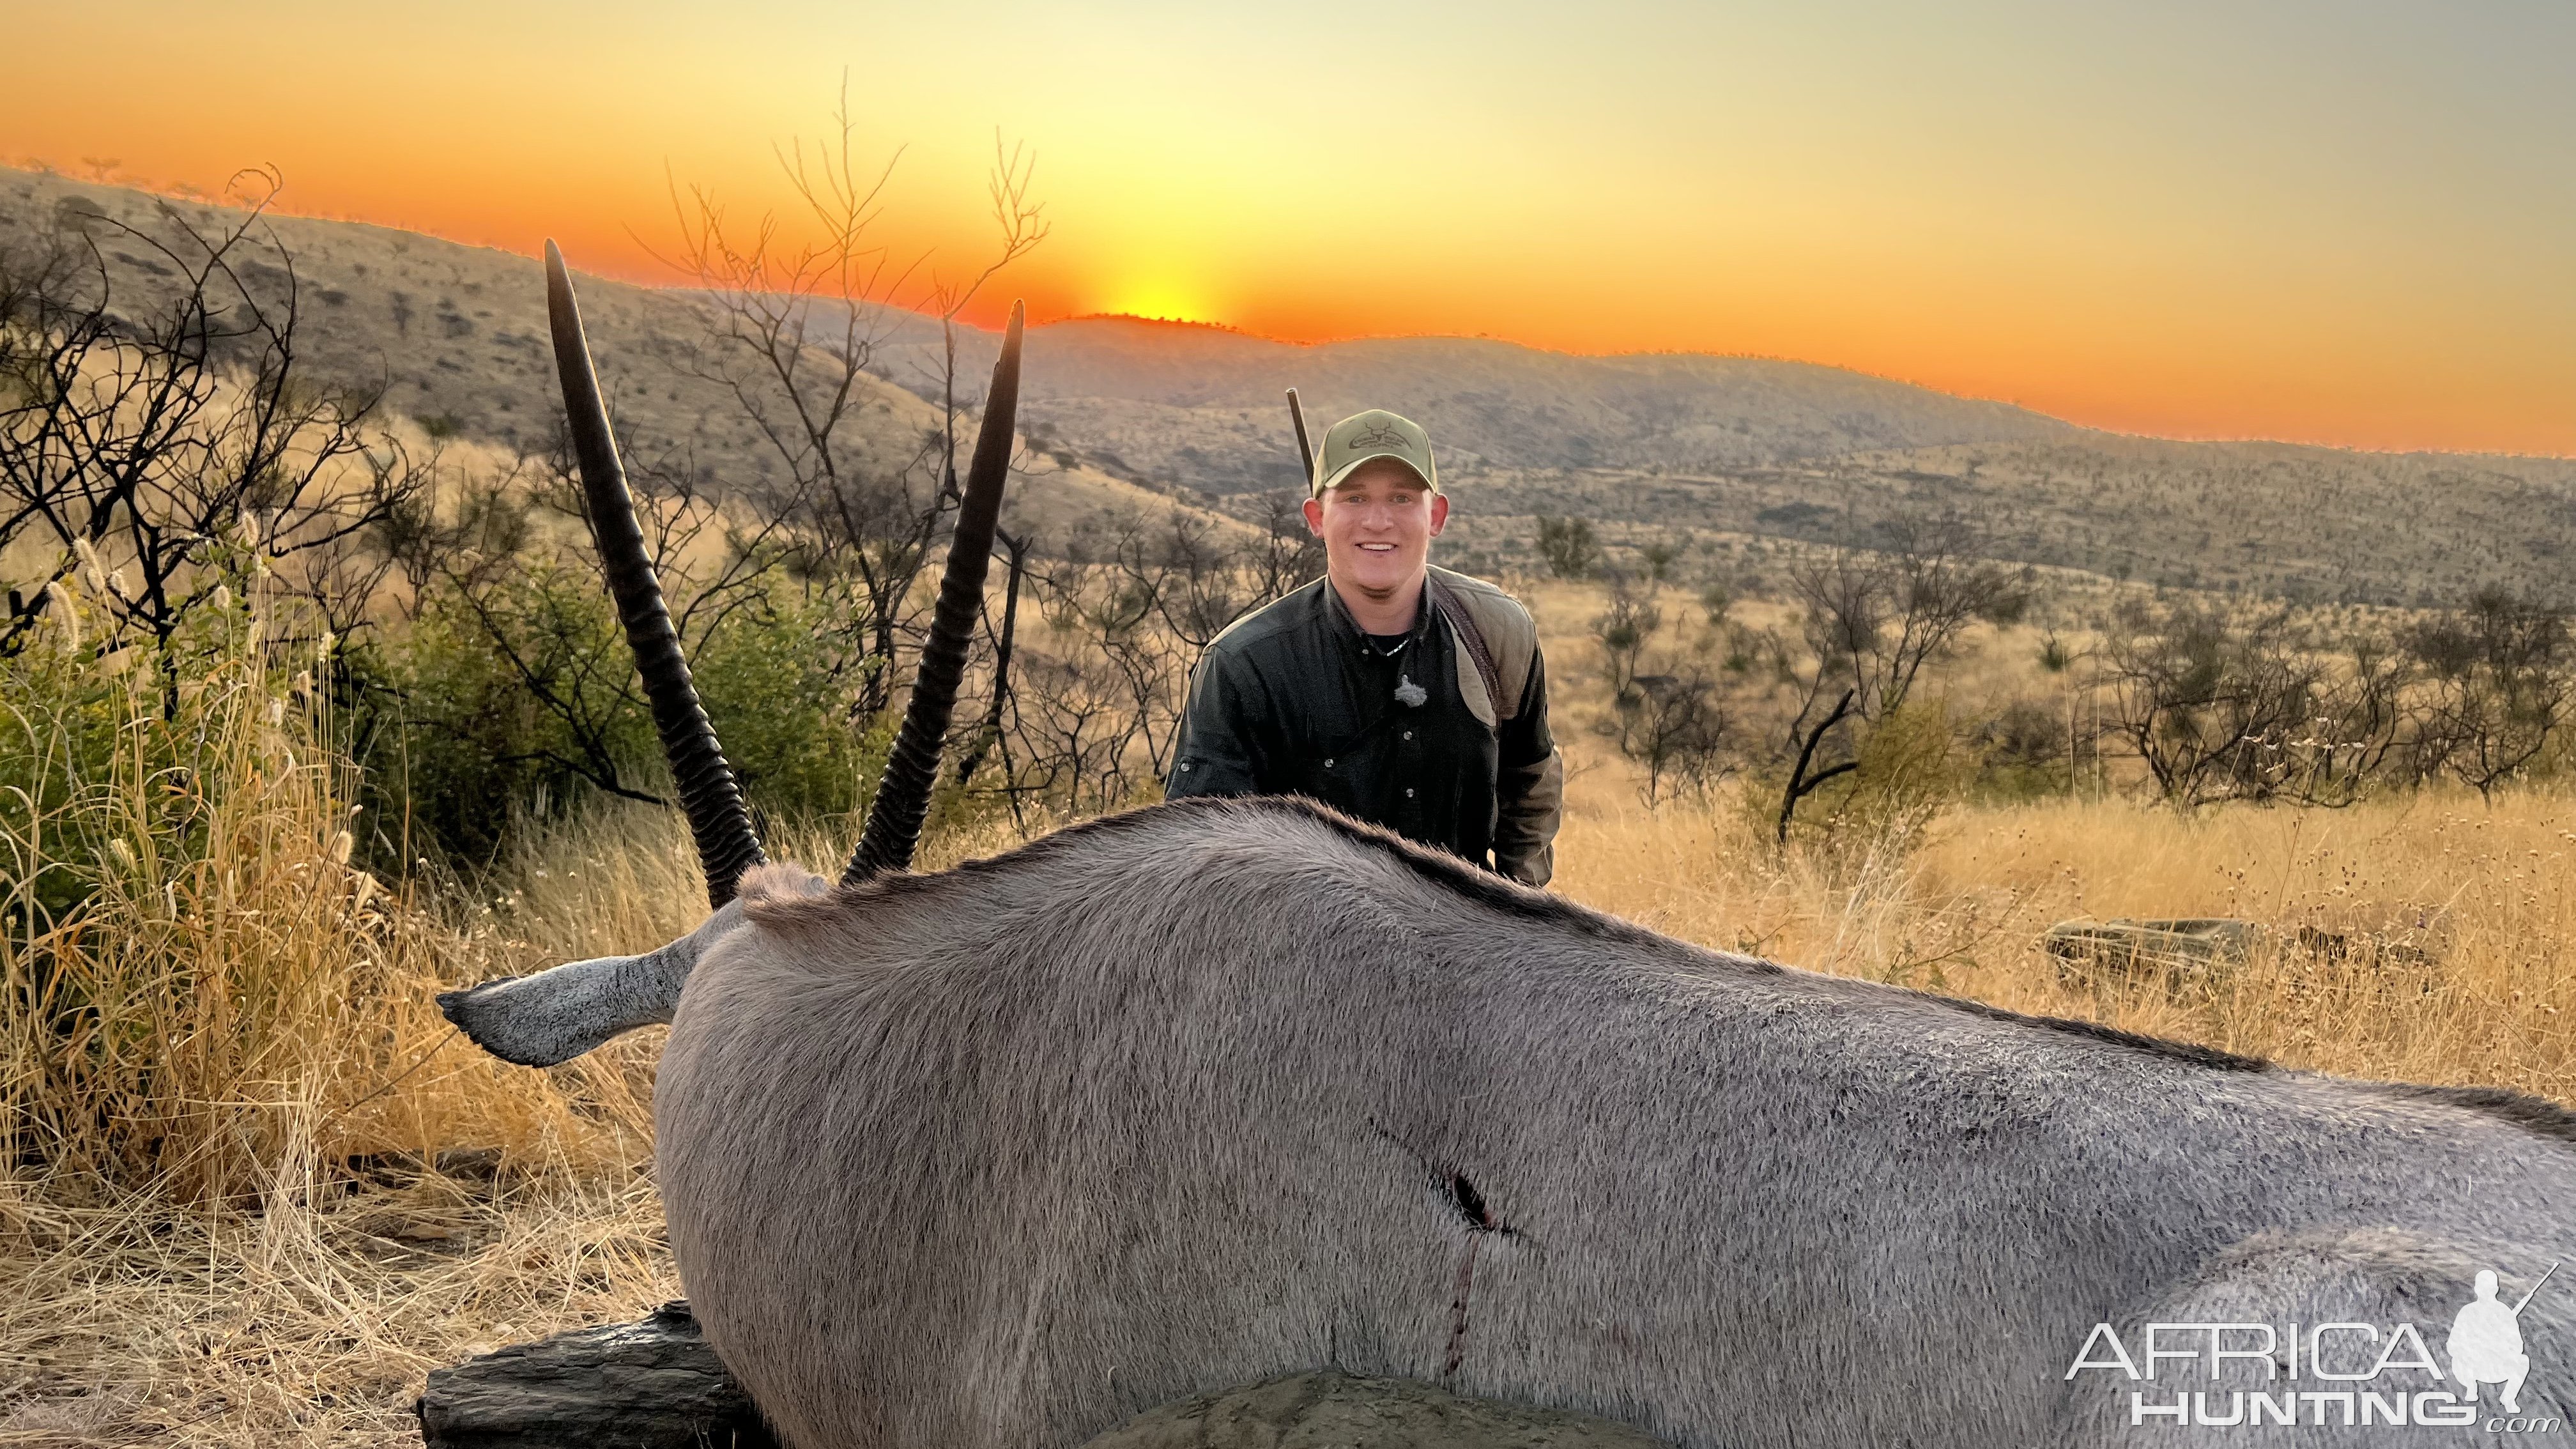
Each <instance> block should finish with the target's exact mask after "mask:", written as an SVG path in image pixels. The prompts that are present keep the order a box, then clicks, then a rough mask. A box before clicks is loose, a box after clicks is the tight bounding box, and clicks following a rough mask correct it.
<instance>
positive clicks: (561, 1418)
mask: <svg viewBox="0 0 2576 1449" xmlns="http://www.w3.org/2000/svg"><path fill="white" fill-rule="evenodd" d="M416 1408H417V1411H418V1412H419V1414H420V1437H421V1442H422V1443H423V1444H425V1445H426V1446H428V1449H699V1446H700V1445H706V1446H710V1449H779V1446H778V1441H777V1439H775V1438H774V1437H772V1436H771V1434H770V1432H769V1429H768V1426H767V1425H765V1424H763V1423H761V1421H760V1414H759V1411H758V1410H756V1409H754V1408H753V1407H752V1406H751V1396H750V1395H748V1394H745V1393H744V1392H743V1391H742V1389H741V1387H740V1386H739V1385H737V1384H735V1383H734V1381H733V1376H732V1375H730V1374H728V1373H726V1372H725V1367H724V1365H723V1364H722V1363H720V1362H718V1361H717V1359H716V1351H715V1350H714V1349H712V1348H709V1347H707V1341H706V1339H705V1338H704V1337H703V1336H701V1335H700V1334H699V1332H698V1321H697V1319H696V1318H695V1317H693V1316H691V1315H690V1313H689V1305H688V1304H687V1303H686V1302H672V1303H665V1304H663V1305H662V1306H661V1307H660V1308H659V1309H657V1310H655V1311H654V1313H653V1316H652V1317H650V1318H647V1319H645V1320H644V1321H643V1322H641V1323H614V1324H609V1325H606V1326H604V1327H600V1328H584V1329H579V1330H576V1331H574V1332H572V1333H559V1334H556V1335H555V1336H554V1337H552V1338H549V1339H544V1340H541V1341H539V1342H536V1343H521V1344H513V1345H511V1346H510V1347H508V1348H505V1349H502V1350H501V1351H500V1352H498V1353H488V1354H485V1355H483V1356H482V1357H480V1358H474V1359H468V1360H466V1361H465V1362H464V1363H461V1364H458V1365H456V1366H455V1367H454V1368H444V1369H434V1370H432V1371H431V1372H430V1375H429V1385H428V1387H427V1388H426V1389H425V1390H423V1392H422V1393H421V1396H420V1402H419V1404H418V1405H417V1406H416Z"/></svg>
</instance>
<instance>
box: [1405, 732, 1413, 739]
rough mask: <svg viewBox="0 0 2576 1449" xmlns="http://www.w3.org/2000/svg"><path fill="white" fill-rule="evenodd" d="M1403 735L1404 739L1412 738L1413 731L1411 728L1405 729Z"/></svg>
mask: <svg viewBox="0 0 2576 1449" xmlns="http://www.w3.org/2000/svg"><path fill="white" fill-rule="evenodd" d="M1404 737H1405V738H1406V739H1408V740H1409V739H1411V738H1413V731H1411V730H1406V731H1405V732H1404Z"/></svg>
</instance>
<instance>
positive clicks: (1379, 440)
mask: <svg viewBox="0 0 2576 1449" xmlns="http://www.w3.org/2000/svg"><path fill="white" fill-rule="evenodd" d="M1350 445H1351V446H1352V447H1354V448H1401V447H1404V446H1405V445H1406V439H1405V436H1404V434H1402V433H1399V432H1397V431H1396V430H1395V429H1393V428H1391V427H1389V426H1387V425H1386V424H1384V423H1371V424H1369V427H1368V431H1367V432H1364V433H1362V434H1360V435H1359V436H1358V437H1356V438H1353V439H1351V443H1350Z"/></svg>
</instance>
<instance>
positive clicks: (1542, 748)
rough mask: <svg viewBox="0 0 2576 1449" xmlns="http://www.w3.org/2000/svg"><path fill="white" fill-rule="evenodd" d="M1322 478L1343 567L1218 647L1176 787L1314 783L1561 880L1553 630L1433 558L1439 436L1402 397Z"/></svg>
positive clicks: (1322, 791) (1317, 511) (1332, 435)
mask: <svg viewBox="0 0 2576 1449" xmlns="http://www.w3.org/2000/svg"><path fill="white" fill-rule="evenodd" d="M1309 481H1310V485H1311V496H1310V497H1309V498H1308V499H1307V502H1306V526H1307V527H1308V528H1309V529H1311V530H1313V532H1314V533H1315V534H1316V535H1317V536H1318V537H1320V538H1322V539H1323V540H1324V559H1325V574H1324V577H1322V578H1320V579H1317V580H1316V581H1315V582H1313V583H1311V584H1308V585H1306V586H1305V587H1304V588H1301V589H1299V590H1297V591H1296V592H1294V593H1292V594H1289V595H1288V596H1287V597H1285V598H1283V599H1280V600H1279V601H1278V602H1276V603H1273V604H1271V605H1269V606H1268V607H1266V608H1263V609H1260V610H1258V611H1256V612H1254V613H1251V614H1247V615H1245V616H1244V617H1243V618H1241V619H1238V620H1236V621H1235V623H1234V624H1233V626H1232V627H1230V628H1228V629H1227V630H1226V631H1225V632H1224V633H1222V634H1220V635H1218V636H1217V637H1216V639H1215V641H1214V642H1212V643H1210V644H1209V645H1208V647H1207V653H1206V654H1204V655H1202V656H1201V657H1200V659H1199V663H1198V668H1197V670H1196V671H1194V672H1193V673H1192V674H1191V676H1190V700H1189V707H1188V709H1187V710H1186V711H1185V713H1184V715H1183V718H1182V722H1181V741H1180V748H1179V750H1178V751H1177V752H1176V754H1175V757H1174V759H1173V762H1172V771H1171V775H1170V777H1169V778H1168V779H1167V780H1166V781H1165V792H1166V793H1167V794H1169V795H1172V796H1175V797H1177V796H1182V795H1304V796H1308V797H1310V798H1312V799H1316V800H1320V801H1322V802H1324V803H1325V804H1327V805H1330V806H1332V807H1334V808H1335V809H1337V810H1340V811H1342V812H1343V813H1345V814H1348V815H1353V816H1356V817H1358V818H1359V819H1362V820H1368V821H1373V822H1375V823H1377V824H1379V825H1383V826H1386V827H1387V828H1388V829H1390V830H1393V831H1395V832H1397V833H1398V834H1401V835H1404V836H1407V837H1410V838H1411V839H1414V840H1418V841H1421V842H1422V843H1424V844H1426V845H1431V846H1436V847H1438V848H1440V849H1442V850H1446V851H1449V852H1451V853H1453V854H1455V855H1458V856H1461V857H1464V858H1465V859H1467V860H1471V861H1474V862H1475V863H1477V864H1478V865H1484V866H1488V867H1490V868H1491V869H1494V870H1497V871H1500V872H1502V873H1503V874H1504V875H1507V876H1510V877H1512V878H1513V879H1514V880H1518V881H1522V882H1525V883H1527V884H1529V885H1545V884H1546V883H1547V879H1548V876H1549V875H1550V874H1551V873H1552V871H1553V869H1554V861H1555V854H1554V842H1555V839H1556V824H1557V807H1558V800H1559V796H1560V795H1561V794H1562V792H1563V786H1564V771H1563V768H1562V766H1561V765H1560V764H1559V762H1558V760H1557V754H1556V741H1555V740H1554V738H1553V737H1551V736H1550V735H1549V734H1548V729H1547V668H1546V663H1545V661H1544V660H1543V659H1541V658H1540V656H1539V648H1538V628H1537V626H1536V625H1534V624H1533V623H1531V622H1530V616H1529V611H1528V610H1526V609H1523V608H1522V607H1521V606H1520V604H1519V602H1518V601H1517V600H1515V599H1513V598H1512V597H1511V595H1509V594H1506V593H1504V592H1503V591H1502V590H1500V589H1498V588H1495V587H1494V586H1493V585H1492V584H1489V583H1486V582H1485V581H1483V580H1482V579H1473V578H1469V577H1467V576H1466V575H1465V574H1458V573H1451V572H1450V571H1449V570H1447V569H1439V568H1433V567H1431V540H1432V539H1434V538H1436V537H1438V536H1439V533H1440V530H1441V529H1443V528H1444V527H1446V526H1447V525H1448V522H1449V499H1448V497H1447V496H1446V495H1444V494H1443V493H1442V492H1441V491H1440V474H1439V470H1438V469H1437V468H1435V467H1434V466H1433V464H1432V460H1431V439H1430V438H1429V437H1428V436H1427V435H1425V434H1424V433H1423V431H1422V429H1421V428H1419V427H1416V426H1415V425H1414V424H1413V423H1411V422H1409V421H1407V420H1406V419H1404V418H1400V417H1397V416H1396V415H1395V414H1393V413H1390V412H1379V411H1371V412H1364V413H1360V414H1358V415H1357V416H1354V417H1348V418H1344V419H1342V420H1341V421H1340V422H1338V423H1335V424H1334V425H1333V426H1332V428H1331V429H1330V430H1329V431H1327V432H1326V433H1325V434H1324V441H1323V446H1322V447H1321V448H1319V449H1318V450H1317V451H1316V457H1315V474H1314V477H1313V478H1312V479H1311V480H1309Z"/></svg>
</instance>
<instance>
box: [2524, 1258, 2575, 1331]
mask: <svg viewBox="0 0 2576 1449" xmlns="http://www.w3.org/2000/svg"><path fill="white" fill-rule="evenodd" d="M2562 1261H2563V1260H2562ZM2557 1273H2558V1264H2556V1263H2552V1264H2550V1265H2549V1271H2548V1272H2546V1273H2543V1274H2541V1275H2540V1283H2534V1284H2532V1285H2531V1291H2530V1292H2529V1293H2525V1294H2524V1295H2522V1301H2521V1302H2520V1303H2517V1304H2515V1305H2513V1316H2514V1317H2516V1318H2520V1317H2521V1316H2522V1310H2524V1309H2526V1308H2529V1307H2530V1306H2531V1300H2532V1299H2534V1298H2536V1297H2538V1296H2539V1295H2540V1287H2541V1284H2542V1283H2546V1282H2548V1281H2549V1280H2550V1279H2551V1278H2553V1277H2555V1276H2557Z"/></svg>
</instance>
